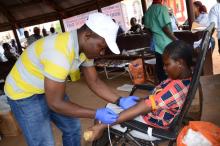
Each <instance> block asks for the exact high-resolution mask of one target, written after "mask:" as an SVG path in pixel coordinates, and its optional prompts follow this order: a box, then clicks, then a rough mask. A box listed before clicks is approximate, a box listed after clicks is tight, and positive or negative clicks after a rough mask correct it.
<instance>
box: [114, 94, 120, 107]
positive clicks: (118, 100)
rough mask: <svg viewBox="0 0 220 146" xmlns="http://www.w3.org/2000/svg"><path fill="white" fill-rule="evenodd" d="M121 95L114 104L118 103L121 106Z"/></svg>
mask: <svg viewBox="0 0 220 146" xmlns="http://www.w3.org/2000/svg"><path fill="white" fill-rule="evenodd" d="M121 98H122V97H121V96H120V97H119V98H118V99H117V100H116V101H115V103H114V104H116V105H117V106H119V103H120V100H121Z"/></svg>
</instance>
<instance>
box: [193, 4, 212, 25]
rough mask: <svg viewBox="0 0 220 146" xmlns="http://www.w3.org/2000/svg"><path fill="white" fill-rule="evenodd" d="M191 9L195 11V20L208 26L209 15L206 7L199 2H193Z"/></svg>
mask: <svg viewBox="0 0 220 146" xmlns="http://www.w3.org/2000/svg"><path fill="white" fill-rule="evenodd" d="M193 9H194V13H195V22H196V23H198V24H200V25H202V26H206V27H207V26H209V17H208V13H207V9H206V7H205V6H204V5H203V4H202V3H201V2H200V1H195V2H193Z"/></svg>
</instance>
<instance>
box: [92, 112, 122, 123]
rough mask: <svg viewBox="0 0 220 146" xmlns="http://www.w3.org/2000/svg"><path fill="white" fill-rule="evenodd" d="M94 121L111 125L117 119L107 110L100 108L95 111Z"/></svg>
mask: <svg viewBox="0 0 220 146" xmlns="http://www.w3.org/2000/svg"><path fill="white" fill-rule="evenodd" d="M95 119H97V120H99V121H101V122H102V123H104V124H113V123H114V122H116V120H117V119H118V115H117V114H116V113H115V112H113V111H112V110H111V109H109V108H100V109H97V110H96V114H95Z"/></svg>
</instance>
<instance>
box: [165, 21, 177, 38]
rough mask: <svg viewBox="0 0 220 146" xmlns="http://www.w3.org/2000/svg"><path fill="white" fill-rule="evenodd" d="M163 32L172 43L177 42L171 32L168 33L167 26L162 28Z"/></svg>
mask: <svg viewBox="0 0 220 146" xmlns="http://www.w3.org/2000/svg"><path fill="white" fill-rule="evenodd" d="M163 32H164V33H165V34H166V35H167V36H168V37H169V38H170V39H171V40H172V41H175V40H177V37H176V36H175V35H174V34H173V32H171V31H170V29H169V28H168V26H167V25H166V26H164V27H163Z"/></svg>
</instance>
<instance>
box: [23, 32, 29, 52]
mask: <svg viewBox="0 0 220 146" xmlns="http://www.w3.org/2000/svg"><path fill="white" fill-rule="evenodd" d="M24 37H25V39H26V40H25V42H24V46H23V49H25V48H26V47H27V46H28V38H29V37H30V35H29V32H28V31H27V30H25V31H24Z"/></svg>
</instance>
